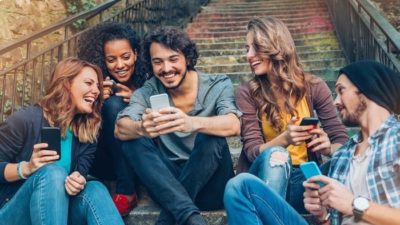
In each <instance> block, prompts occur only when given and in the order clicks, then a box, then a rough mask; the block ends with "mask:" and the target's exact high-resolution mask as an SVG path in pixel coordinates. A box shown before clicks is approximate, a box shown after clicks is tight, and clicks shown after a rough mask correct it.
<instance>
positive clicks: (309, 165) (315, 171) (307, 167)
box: [300, 161, 325, 187]
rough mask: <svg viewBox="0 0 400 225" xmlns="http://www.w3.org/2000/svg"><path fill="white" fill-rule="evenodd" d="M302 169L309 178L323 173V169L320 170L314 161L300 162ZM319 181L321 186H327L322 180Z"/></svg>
mask: <svg viewBox="0 0 400 225" xmlns="http://www.w3.org/2000/svg"><path fill="white" fill-rule="evenodd" d="M300 170H301V172H303V174H304V177H305V178H306V179H309V178H311V177H313V176H318V175H322V173H321V170H319V167H318V165H317V164H316V163H315V162H314V161H311V162H305V163H302V164H300ZM317 183H318V184H319V186H320V187H323V186H325V184H324V183H322V182H321V181H318V182H317Z"/></svg>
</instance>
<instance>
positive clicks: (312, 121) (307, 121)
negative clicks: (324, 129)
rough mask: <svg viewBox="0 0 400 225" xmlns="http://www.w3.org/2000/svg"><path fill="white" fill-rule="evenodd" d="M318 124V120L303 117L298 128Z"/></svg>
mask: <svg viewBox="0 0 400 225" xmlns="http://www.w3.org/2000/svg"><path fill="white" fill-rule="evenodd" d="M318 122H319V120H318V118H315V117H304V118H303V119H302V120H301V122H300V126H306V125H317V124H318Z"/></svg>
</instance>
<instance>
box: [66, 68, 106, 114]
mask: <svg viewBox="0 0 400 225" xmlns="http://www.w3.org/2000/svg"><path fill="white" fill-rule="evenodd" d="M99 94H100V90H99V81H98V79H97V74H96V71H95V70H94V69H92V68H90V67H84V68H83V69H82V70H81V72H80V73H79V74H78V75H77V76H76V77H75V78H74V79H73V80H72V82H71V99H72V105H73V106H74V107H75V111H76V112H77V113H83V114H85V113H92V112H93V106H94V103H95V102H96V101H97V100H98V96H99Z"/></svg>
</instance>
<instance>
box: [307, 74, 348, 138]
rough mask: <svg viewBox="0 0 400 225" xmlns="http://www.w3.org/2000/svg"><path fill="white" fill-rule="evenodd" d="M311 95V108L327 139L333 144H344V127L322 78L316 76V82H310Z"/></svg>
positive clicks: (345, 136) (345, 134) (345, 135)
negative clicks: (315, 113)
mask: <svg viewBox="0 0 400 225" xmlns="http://www.w3.org/2000/svg"><path fill="white" fill-rule="evenodd" d="M312 95H313V96H312V99H313V108H314V110H315V111H316V112H317V115H318V118H319V120H320V121H321V125H322V128H323V129H324V131H325V132H326V133H327V134H328V137H329V140H330V141H331V143H333V144H336V143H339V144H344V143H345V142H346V141H347V140H348V136H347V133H346V128H345V126H344V125H343V124H342V122H341V121H340V119H339V118H338V116H337V110H336V108H335V106H334V104H333V99H332V93H331V91H330V89H329V87H328V85H327V84H326V83H325V82H324V81H323V80H322V79H320V78H318V81H317V83H315V84H312Z"/></svg>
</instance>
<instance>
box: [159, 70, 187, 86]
mask: <svg viewBox="0 0 400 225" xmlns="http://www.w3.org/2000/svg"><path fill="white" fill-rule="evenodd" d="M187 72H188V71H187V69H185V71H184V73H183V75H182V79H181V80H180V81H179V82H178V84H176V85H174V86H166V85H164V86H165V88H166V89H169V90H176V89H178V88H179V87H180V86H181V85H182V83H183V81H185V78H186V75H187ZM173 73H175V74H180V73H181V71H178V70H176V71H174V72H173ZM160 75H161V76H164V75H165V74H164V73H161V74H160Z"/></svg>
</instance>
